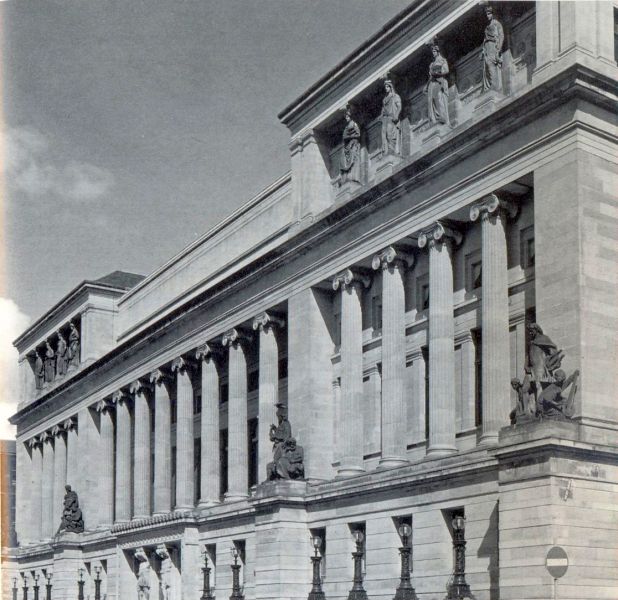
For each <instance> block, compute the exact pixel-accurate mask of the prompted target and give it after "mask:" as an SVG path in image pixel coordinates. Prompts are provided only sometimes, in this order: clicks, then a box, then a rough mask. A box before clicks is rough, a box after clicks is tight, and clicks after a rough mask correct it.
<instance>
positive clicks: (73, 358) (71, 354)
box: [68, 326, 79, 367]
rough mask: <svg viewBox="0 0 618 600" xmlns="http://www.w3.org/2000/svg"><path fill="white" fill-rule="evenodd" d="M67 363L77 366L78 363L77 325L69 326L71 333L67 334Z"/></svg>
mask: <svg viewBox="0 0 618 600" xmlns="http://www.w3.org/2000/svg"><path fill="white" fill-rule="evenodd" d="M68 358H69V365H71V366H74V367H77V366H78V365H79V331H77V327H75V326H72V327H71V333H70V334H69V351H68Z"/></svg>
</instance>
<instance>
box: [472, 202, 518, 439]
mask: <svg viewBox="0 0 618 600" xmlns="http://www.w3.org/2000/svg"><path fill="white" fill-rule="evenodd" d="M516 212H517V207H516V206H515V205H514V204H512V203H510V202H508V201H505V200H503V199H500V198H498V196H496V195H495V194H491V195H490V196H488V197H486V198H483V200H481V201H480V202H477V203H476V204H474V205H473V206H472V207H471V209H470V218H471V219H472V221H476V220H477V219H478V218H479V216H480V217H481V228H482V235H483V241H482V251H481V265H482V269H483V270H482V275H481V277H482V296H481V298H482V301H481V307H482V308H481V323H482V335H483V346H482V354H481V357H482V359H481V360H482V381H483V385H482V390H483V433H482V435H481V440H480V443H481V444H486V445H487V444H497V443H498V431H499V430H500V428H501V427H504V426H505V425H508V423H509V410H510V404H511V401H510V396H511V392H510V356H509V350H510V348H509V282H508V268H507V262H506V232H505V221H506V219H507V217H509V216H510V217H513V216H515V214H516Z"/></svg>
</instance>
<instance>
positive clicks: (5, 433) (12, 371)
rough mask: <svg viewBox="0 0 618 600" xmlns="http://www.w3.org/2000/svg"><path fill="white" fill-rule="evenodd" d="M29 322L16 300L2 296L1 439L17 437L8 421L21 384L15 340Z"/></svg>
mask: <svg viewBox="0 0 618 600" xmlns="http://www.w3.org/2000/svg"><path fill="white" fill-rule="evenodd" d="M29 323H30V318H29V317H28V316H27V315H25V314H24V313H22V312H21V311H20V310H19V307H18V306H17V304H15V302H13V301H12V300H9V299H8V298H0V439H7V438H14V437H15V428H14V427H13V426H12V425H11V424H10V423H9V422H8V418H9V417H10V416H11V415H12V414H13V413H14V412H15V409H16V407H17V402H18V399H19V385H20V382H19V367H18V365H17V358H18V353H17V350H16V349H15V347H14V346H13V340H14V339H15V338H17V337H18V336H19V335H20V334H21V333H23V331H24V329H26V327H28V324H29Z"/></svg>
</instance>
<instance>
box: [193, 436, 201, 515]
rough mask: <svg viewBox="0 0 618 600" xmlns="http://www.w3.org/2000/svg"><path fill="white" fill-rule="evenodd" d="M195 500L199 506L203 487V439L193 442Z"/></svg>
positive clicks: (196, 439)
mask: <svg viewBox="0 0 618 600" xmlns="http://www.w3.org/2000/svg"><path fill="white" fill-rule="evenodd" d="M193 457H194V458H193V482H194V484H195V485H194V494H193V500H194V502H195V503H196V504H197V503H198V502H199V499H200V488H201V486H202V438H199V437H198V438H195V439H194V440H193Z"/></svg>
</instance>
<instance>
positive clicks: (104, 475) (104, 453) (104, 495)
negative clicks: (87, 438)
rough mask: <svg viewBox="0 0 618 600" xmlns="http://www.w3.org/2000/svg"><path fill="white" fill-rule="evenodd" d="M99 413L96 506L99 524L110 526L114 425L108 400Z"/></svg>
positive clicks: (102, 402)
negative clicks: (97, 493) (98, 495)
mask: <svg viewBox="0 0 618 600" xmlns="http://www.w3.org/2000/svg"><path fill="white" fill-rule="evenodd" d="M96 409H97V412H98V413H99V436H100V438H99V439H100V444H99V451H100V453H101V454H100V457H99V458H100V460H99V461H98V463H97V465H98V468H97V470H98V477H97V479H98V484H99V485H98V488H99V494H100V497H99V498H98V499H97V502H96V506H97V512H98V514H99V523H100V524H101V525H102V526H110V525H112V524H113V522H114V424H113V421H112V411H113V407H112V406H111V405H110V403H109V402H108V401H107V400H101V401H100V402H98V403H97V406H96Z"/></svg>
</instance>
